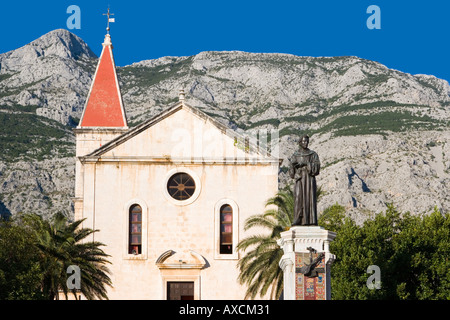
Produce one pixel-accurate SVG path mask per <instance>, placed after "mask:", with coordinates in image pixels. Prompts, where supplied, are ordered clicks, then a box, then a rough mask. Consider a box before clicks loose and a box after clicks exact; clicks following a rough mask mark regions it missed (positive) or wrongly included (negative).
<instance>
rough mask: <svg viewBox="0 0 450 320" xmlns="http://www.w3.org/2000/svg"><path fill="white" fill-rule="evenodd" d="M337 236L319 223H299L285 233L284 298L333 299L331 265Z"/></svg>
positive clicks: (283, 234) (282, 259) (282, 237)
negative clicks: (331, 249) (311, 224)
mask: <svg viewBox="0 0 450 320" xmlns="http://www.w3.org/2000/svg"><path fill="white" fill-rule="evenodd" d="M335 237H336V233H335V232H332V231H328V230H325V229H324V228H322V227H319V226H295V227H291V228H290V229H289V230H288V231H285V232H282V233H281V238H280V240H278V245H279V246H280V247H281V248H282V249H283V251H284V255H283V256H282V258H281V260H280V268H281V269H282V270H283V273H284V278H283V281H284V285H283V286H284V287H283V295H284V300H329V299H331V285H330V266H331V264H332V263H333V261H334V260H335V258H336V256H335V255H334V254H332V253H330V251H329V243H330V242H331V241H333V240H334V238H335Z"/></svg>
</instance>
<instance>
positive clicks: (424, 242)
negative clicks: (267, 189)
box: [238, 190, 450, 300]
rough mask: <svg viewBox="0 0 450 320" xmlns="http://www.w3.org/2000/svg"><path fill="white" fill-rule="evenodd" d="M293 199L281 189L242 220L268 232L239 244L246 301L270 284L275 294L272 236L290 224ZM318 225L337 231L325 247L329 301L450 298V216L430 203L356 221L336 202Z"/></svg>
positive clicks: (278, 283) (279, 281) (277, 279)
mask: <svg viewBox="0 0 450 320" xmlns="http://www.w3.org/2000/svg"><path fill="white" fill-rule="evenodd" d="M293 203H294V200H293V194H292V192H290V191H289V190H287V191H280V192H279V193H278V194H277V195H276V196H275V197H273V198H271V199H269V201H268V202H267V205H270V206H272V207H271V208H269V209H268V210H266V211H265V212H264V213H263V214H260V215H255V216H252V217H250V218H249V219H247V221H246V223H245V229H246V230H249V229H252V228H262V229H265V230H266V231H267V232H266V233H260V234H255V235H253V236H250V237H247V238H245V239H243V240H242V241H241V242H240V243H239V245H238V249H239V250H240V251H241V252H242V253H244V255H243V257H242V258H241V260H240V261H239V263H238V267H239V269H240V276H239V280H240V282H241V284H246V285H247V286H248V290H247V292H246V298H252V299H253V298H255V297H256V296H257V295H258V294H260V295H262V296H263V295H265V294H267V293H268V292H269V291H268V290H269V288H271V290H270V297H271V298H272V299H278V298H279V297H280V295H281V292H282V288H283V275H282V272H281V269H280V268H279V266H278V263H279V261H280V259H281V256H282V255H283V251H282V249H281V248H280V247H279V246H278V245H277V240H278V239H279V238H280V233H281V232H283V231H284V230H287V229H289V227H290V226H291V221H292V212H293ZM273 206H275V207H273ZM319 225H320V226H322V227H324V228H325V229H328V230H330V231H334V232H336V233H337V236H336V239H335V240H334V241H333V242H332V243H331V244H330V251H331V252H332V253H333V254H335V255H336V261H335V262H334V263H333V264H332V267H331V286H332V290H331V292H332V299H336V300H374V299H384V300H387V299H389V300H398V299H411V300H425V299H426V300H429V299H450V263H449V261H448V258H449V256H450V214H448V213H446V214H441V213H440V212H439V210H437V209H436V208H435V209H434V211H433V212H432V213H430V214H426V215H413V214H411V213H409V212H406V213H400V212H399V211H397V210H396V209H395V207H394V206H393V205H389V206H388V207H387V209H386V211H385V212H380V213H378V214H376V215H375V217H374V218H373V219H368V220H366V221H365V222H364V223H362V224H360V225H358V224H357V223H356V222H355V221H354V220H352V219H351V218H350V217H349V216H347V215H346V211H345V208H344V207H342V206H340V205H338V204H336V205H333V206H330V207H328V208H327V209H326V210H324V211H323V212H322V214H321V215H320V217H319ZM260 230H261V229H260ZM373 265H375V266H378V267H379V268H380V273H381V275H380V280H381V288H379V289H369V287H368V286H367V282H368V279H369V277H370V276H371V274H372V273H371V272H370V273H368V267H369V266H373Z"/></svg>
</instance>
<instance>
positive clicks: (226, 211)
mask: <svg viewBox="0 0 450 320" xmlns="http://www.w3.org/2000/svg"><path fill="white" fill-rule="evenodd" d="M232 253H233V209H232V208H231V206H230V205H229V204H224V205H223V206H222V207H220V254H232Z"/></svg>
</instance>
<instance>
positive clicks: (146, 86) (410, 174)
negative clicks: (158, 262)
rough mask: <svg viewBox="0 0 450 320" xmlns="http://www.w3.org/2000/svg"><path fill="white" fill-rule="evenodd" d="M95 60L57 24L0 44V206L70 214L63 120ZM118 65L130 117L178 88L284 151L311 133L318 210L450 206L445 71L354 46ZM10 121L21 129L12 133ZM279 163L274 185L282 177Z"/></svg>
mask: <svg viewBox="0 0 450 320" xmlns="http://www.w3.org/2000/svg"><path fill="white" fill-rule="evenodd" d="M112 40H113V43H114V37H113V39H112ZM116 51H117V50H114V53H115V54H117V53H118V52H120V51H117V52H116ZM97 61H98V58H97V57H96V56H95V54H94V53H93V52H92V50H91V49H90V48H89V46H88V45H87V44H86V43H85V42H84V41H83V40H82V39H81V38H79V37H77V36H75V35H73V34H72V33H70V32H69V31H67V30H64V29H58V30H54V31H51V32H49V33H47V34H45V35H43V36H42V37H40V38H39V39H36V40H35V41H33V42H31V43H30V44H28V45H25V46H23V47H21V48H18V49H16V50H12V51H9V52H7V53H3V54H0V116H1V119H0V120H1V121H4V122H5V123H6V124H7V126H4V128H3V130H1V129H0V144H1V145H3V146H5V148H7V149H8V150H12V151H10V153H8V154H7V155H3V156H0V214H2V213H3V214H8V212H9V214H14V213H17V212H20V211H37V212H38V213H41V214H44V215H45V214H46V212H49V211H55V210H59V211H63V212H65V213H66V214H67V215H71V214H72V212H73V204H71V200H70V199H71V197H72V196H73V180H74V163H75V158H74V137H73V133H71V131H70V128H71V127H74V126H76V124H77V123H78V121H79V119H80V116H81V113H82V109H83V107H84V103H85V100H86V98H87V94H88V92H89V88H90V85H91V81H92V78H93V74H94V72H95V69H96V65H97ZM117 73H118V78H119V82H120V86H121V90H122V96H123V100H124V105H125V109H126V112H127V116H128V120H129V124H130V126H135V125H137V124H139V123H141V122H142V121H144V120H146V119H148V118H149V117H152V116H154V115H156V114H158V113H160V112H161V111H163V110H164V109H165V108H167V107H168V106H170V105H171V104H172V103H173V102H175V101H177V99H178V91H179V90H180V89H184V90H185V92H186V100H187V102H188V103H189V104H191V105H193V106H195V107H198V108H200V109H201V110H203V111H204V112H206V113H207V114H209V115H210V116H212V117H214V118H215V119H217V120H218V121H221V122H222V123H224V124H225V125H227V126H228V127H230V128H232V129H235V130H238V131H242V132H244V133H245V132H247V133H248V132H250V131H251V130H256V131H257V130H277V131H278V133H279V136H280V144H279V147H280V148H279V149H280V157H281V158H283V159H286V158H287V157H288V156H289V155H290V154H292V152H294V150H295V149H296V148H297V144H296V141H297V139H298V136H299V135H300V134H302V133H305V132H307V133H309V134H310V135H311V148H312V149H314V150H315V151H317V152H318V153H319V156H320V157H321V161H322V163H323V171H322V173H321V175H320V176H319V177H320V179H319V182H318V183H319V184H322V185H323V187H324V190H325V195H324V196H323V197H322V199H321V201H320V204H319V206H320V208H321V209H323V208H324V207H325V206H327V205H331V204H334V203H335V202H341V204H343V205H345V206H346V207H347V208H348V211H349V212H350V213H351V214H354V215H361V217H362V216H364V214H363V213H364V212H365V213H367V215H370V214H371V212H374V211H380V210H382V209H383V208H385V206H386V203H388V202H390V201H397V202H398V205H399V208H400V209H401V210H410V211H412V210H418V211H420V212H425V211H427V210H429V209H430V208H432V207H434V206H435V205H437V206H438V207H439V208H440V209H441V210H444V211H448V210H449V209H450V199H448V197H447V195H446V194H445V192H444V193H443V191H442V190H446V189H448V187H449V186H450V176H449V172H450V149H449V146H450V138H449V136H448V124H449V122H448V119H450V114H449V112H450V85H449V83H448V82H447V81H446V80H443V79H438V78H436V77H435V76H432V75H411V74H407V73H403V72H401V71H398V70H393V69H389V68H387V67H386V66H384V65H382V64H380V63H378V62H374V61H370V60H366V59H361V58H358V57H355V56H346V57H302V56H296V55H292V54H286V53H248V52H244V51H204V52H200V53H199V54H197V55H193V56H185V57H161V58H158V59H150V60H143V61H140V62H135V63H133V64H131V65H127V66H123V67H118V68H117ZM25 115H26V116H25ZM13 125H14V126H13ZM16 128H17V129H19V131H20V132H23V133H25V132H27V135H28V136H24V135H20V132H18V133H14V134H13V133H12V131H14V130H15V129H16ZM39 128H42V129H41V130H40V129H39ZM31 129H32V130H31ZM418 133H421V134H422V136H421V135H420V134H418ZM46 141H51V146H52V148H51V149H50V150H48V149H46V147H45V142H46ZM350 142H351V143H350ZM26 146H29V147H28V148H29V149H30V150H31V151H30V150H27V147H26ZM336 146H342V147H339V148H337V147H336ZM418 146H420V148H419V147H418ZM18 150H21V151H20V152H18ZM33 150H34V151H33ZM8 155H10V157H8ZM11 159H15V160H11ZM30 161H32V162H33V161H34V162H35V165H34V166H31V167H30V165H29V163H30ZM286 166H287V164H286V161H285V162H283V164H282V166H281V170H280V175H279V177H280V186H285V185H289V183H290V179H289V178H288V177H287V175H286V172H285V170H286ZM387 171H389V172H390V173H391V176H389V175H386V172H387ZM24 172H26V174H25V173H24ZM424 172H426V173H427V175H423V173H424ZM405 185H410V186H411V190H410V191H408V190H405V189H404V186H405ZM389 190H390V191H389ZM417 192H420V193H421V196H420V197H418V196H417V194H416V193H417Z"/></svg>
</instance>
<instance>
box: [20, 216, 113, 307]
mask: <svg viewBox="0 0 450 320" xmlns="http://www.w3.org/2000/svg"><path fill="white" fill-rule="evenodd" d="M29 218H30V220H31V221H32V223H31V225H32V227H33V229H34V230H35V232H36V235H37V243H36V247H37V248H38V250H39V252H40V256H41V259H40V264H41V269H42V270H44V274H43V278H42V291H43V294H44V295H45V296H46V297H47V298H48V299H51V300H53V299H58V298H59V292H61V291H62V292H63V293H64V296H65V297H66V299H67V298H68V293H69V291H70V292H72V293H73V294H74V295H75V294H76V293H77V292H78V291H79V292H81V293H82V294H83V295H84V296H85V297H86V298H87V299H95V298H98V299H108V297H107V295H106V285H108V286H111V279H110V278H109V276H108V274H109V270H108V268H107V267H106V266H105V264H107V263H109V261H108V260H107V259H106V257H108V255H107V254H106V253H105V252H104V251H103V250H102V249H100V247H101V246H103V244H102V243H99V242H93V241H83V240H84V239H86V238H87V237H88V236H90V235H92V234H93V233H94V232H97V231H98V230H92V229H89V228H81V227H80V225H81V223H82V222H83V221H84V219H83V220H77V221H75V222H72V223H69V222H68V221H67V218H66V217H65V216H64V215H63V214H56V215H55V216H54V218H53V221H52V222H49V221H47V220H44V219H43V218H42V217H41V216H39V215H30V216H29ZM69 266H77V267H78V268H79V270H80V287H79V288H75V289H71V290H70V289H69V288H68V286H67V280H68V277H69V276H70V274H68V273H67V272H68V271H67V270H68V267H69ZM78 289H79V290H78ZM75 297H76V295H75Z"/></svg>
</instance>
